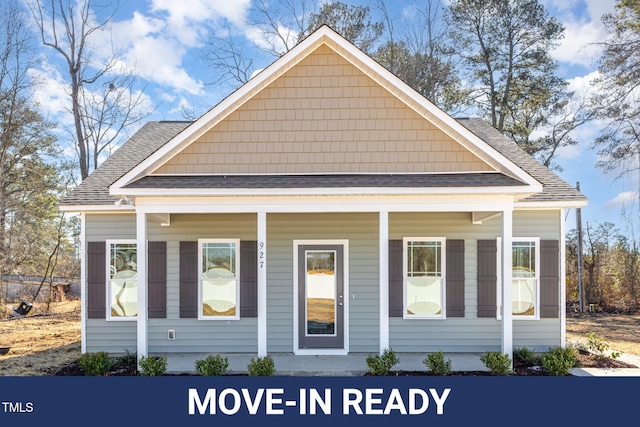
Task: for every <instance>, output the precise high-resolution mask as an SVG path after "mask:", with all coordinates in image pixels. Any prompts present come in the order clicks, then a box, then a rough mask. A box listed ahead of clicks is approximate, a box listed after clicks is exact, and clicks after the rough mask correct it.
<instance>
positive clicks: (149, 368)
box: [140, 356, 167, 377]
mask: <svg viewBox="0 0 640 427" xmlns="http://www.w3.org/2000/svg"><path fill="white" fill-rule="evenodd" d="M140 369H142V372H141V375H143V376H147V377H159V376H162V375H164V374H165V373H166V372H167V359H166V358H165V357H162V356H149V357H144V356H142V357H141V358H140Z"/></svg>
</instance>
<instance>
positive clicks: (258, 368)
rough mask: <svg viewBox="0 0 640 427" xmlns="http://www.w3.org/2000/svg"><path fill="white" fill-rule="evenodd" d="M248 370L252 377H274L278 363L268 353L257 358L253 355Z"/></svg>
mask: <svg viewBox="0 0 640 427" xmlns="http://www.w3.org/2000/svg"><path fill="white" fill-rule="evenodd" d="M247 370H248V371H249V376H252V377H272V376H274V375H275V373H276V365H275V362H274V361H273V358H272V357H271V356H268V355H267V356H264V357H258V358H257V359H254V358H253V357H252V358H251V360H250V361H249V365H248V366H247Z"/></svg>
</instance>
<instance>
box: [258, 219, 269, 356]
mask: <svg viewBox="0 0 640 427" xmlns="http://www.w3.org/2000/svg"><path fill="white" fill-rule="evenodd" d="M256 262H257V263H258V356H259V357H264V356H266V355H267V214H266V212H258V259H257V260H256Z"/></svg>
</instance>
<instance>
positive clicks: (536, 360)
mask: <svg viewBox="0 0 640 427" xmlns="http://www.w3.org/2000/svg"><path fill="white" fill-rule="evenodd" d="M513 360H514V361H515V360H517V361H519V362H522V363H524V364H526V365H529V366H540V365H541V364H542V359H541V357H540V356H539V355H537V354H536V353H535V352H534V351H533V350H531V349H528V348H526V347H520V348H516V349H514V350H513Z"/></svg>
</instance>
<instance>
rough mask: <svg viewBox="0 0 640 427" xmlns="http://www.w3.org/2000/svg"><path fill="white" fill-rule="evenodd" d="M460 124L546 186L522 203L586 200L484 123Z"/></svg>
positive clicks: (466, 121)
mask: <svg viewBox="0 0 640 427" xmlns="http://www.w3.org/2000/svg"><path fill="white" fill-rule="evenodd" d="M457 121H458V122H459V123H460V124H462V125H463V126H464V127H466V128H467V129H469V130H470V131H471V132H473V133H474V134H476V135H477V136H478V137H480V139H482V140H483V141H485V142H486V143H487V144H489V145H490V146H492V147H493V148H495V149H496V150H497V151H498V152H500V153H501V154H502V155H503V156H505V157H506V158H508V159H509V160H511V161H512V162H513V163H515V164H516V165H518V166H519V167H520V168H521V169H523V170H524V171H525V172H527V173H528V174H529V175H531V176H532V177H533V178H535V179H536V180H537V181H538V182H540V183H541V184H542V185H543V190H542V192H541V193H537V194H534V195H532V196H529V197H527V198H526V199H524V200H522V202H555V201H586V200H587V198H586V197H585V196H584V195H582V194H581V193H580V192H579V191H578V190H576V189H575V188H574V187H572V186H571V185H569V184H568V183H567V182H566V181H564V180H563V179H562V178H560V177H559V176H558V175H556V174H555V173H554V172H553V171H551V170H549V168H547V167H546V166H543V165H542V164H541V163H540V162H538V161H537V160H536V159H534V158H533V157H531V156H530V155H529V154H527V153H526V152H525V151H524V150H523V149H522V148H520V147H519V146H518V145H517V144H516V143H514V142H513V141H511V140H510V139H508V138H506V137H505V136H504V135H503V134H501V133H500V132H499V131H497V130H496V129H495V128H494V127H492V126H491V125H490V124H488V123H487V122H485V121H484V120H483V119H479V118H467V119H457Z"/></svg>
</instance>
